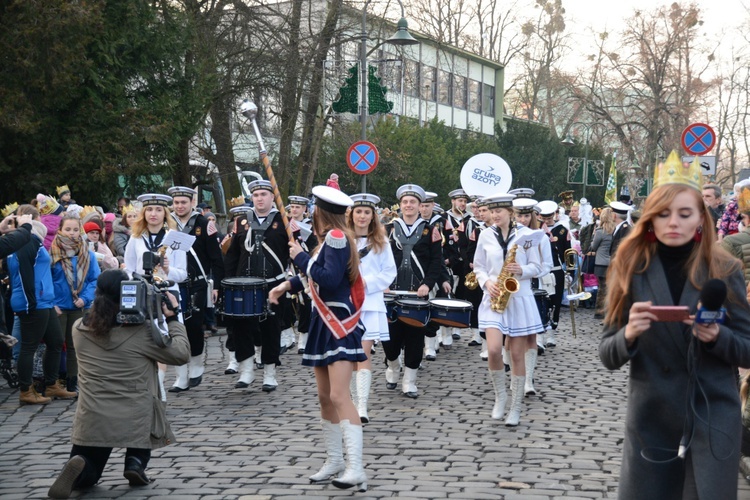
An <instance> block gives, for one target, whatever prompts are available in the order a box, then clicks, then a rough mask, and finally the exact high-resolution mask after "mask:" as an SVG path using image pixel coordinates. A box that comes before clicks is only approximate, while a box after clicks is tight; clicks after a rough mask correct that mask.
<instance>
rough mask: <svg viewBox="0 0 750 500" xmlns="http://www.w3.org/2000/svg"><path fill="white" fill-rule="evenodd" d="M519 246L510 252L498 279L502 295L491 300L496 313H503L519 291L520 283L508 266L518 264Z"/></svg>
mask: <svg viewBox="0 0 750 500" xmlns="http://www.w3.org/2000/svg"><path fill="white" fill-rule="evenodd" d="M517 250H518V245H513V246H512V247H511V249H510V251H508V255H507V256H506V257H505V262H504V263H503V268H502V269H501V270H500V275H499V276H498V277H497V285H498V286H499V287H500V295H498V296H497V298H494V299H490V309H492V310H493V311H494V312H498V313H501V312H503V311H505V308H506V307H508V301H509V300H510V296H511V295H512V294H514V293H516V292H517V291H518V289H519V288H520V286H521V285H520V283H518V280H517V279H516V278H514V277H513V275H512V274H511V273H510V271H508V264H515V262H516V251H517Z"/></svg>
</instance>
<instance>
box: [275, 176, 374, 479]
mask: <svg viewBox="0 0 750 500" xmlns="http://www.w3.org/2000/svg"><path fill="white" fill-rule="evenodd" d="M312 192H313V195H314V196H315V197H316V203H315V212H314V213H313V229H314V231H315V234H316V235H317V237H318V241H319V242H320V244H319V245H318V246H317V247H315V250H314V253H313V255H308V254H307V253H305V252H304V251H303V250H302V247H301V246H300V244H299V242H298V241H296V240H294V239H292V240H290V242H289V247H290V252H289V253H290V255H291V256H292V259H293V260H294V263H295V264H296V266H297V267H298V268H299V269H304V270H306V272H307V276H308V279H309V280H310V287H309V289H310V295H311V297H312V299H313V310H312V314H311V315H310V329H309V332H308V337H307V344H306V345H305V353H304V354H303V355H302V364H303V365H305V366H312V367H313V368H314V370H315V381H316V382H317V387H318V401H319V402H320V417H321V424H322V427H323V436H324V441H325V446H326V448H327V453H328V458H327V459H326V461H325V463H324V464H323V467H322V468H321V469H320V471H318V472H317V473H316V474H313V475H312V476H310V482H312V483H317V482H322V481H327V480H329V479H330V478H331V477H333V476H335V475H336V474H338V473H340V472H342V471H343V474H342V475H341V476H339V477H338V478H336V479H334V480H333V485H334V486H336V487H337V488H351V487H353V486H356V487H357V489H358V490H359V491H366V490H367V475H366V474H365V470H364V468H363V466H362V423H361V421H360V417H359V414H358V413H357V408H356V407H355V406H354V403H353V402H352V399H351V396H350V394H349V384H350V381H351V377H352V371H353V370H354V368H355V366H356V364H357V363H361V362H363V361H365V360H366V359H367V356H365V353H364V351H363V349H362V333H363V328H362V323H361V322H360V321H359V319H360V314H361V311H362V304H363V302H364V296H365V290H364V283H363V282H362V278H361V275H360V270H359V253H358V251H357V245H356V243H355V241H354V235H353V233H352V231H351V230H350V229H349V228H347V226H346V217H345V214H346V210H347V208H348V207H351V206H352V204H353V201H352V199H351V198H349V196H347V195H346V194H344V193H342V192H341V191H339V190H337V189H334V188H331V187H327V186H316V187H314V188H313V191H312ZM304 288H305V287H304V285H303V282H302V279H301V278H300V277H298V276H295V277H293V278H292V279H290V280H288V281H285V282H283V283H282V284H280V285H278V286H277V287H275V288H274V289H272V290H271V291H270V293H269V300H270V301H271V303H274V304H277V303H278V301H279V298H280V297H281V296H282V295H283V294H285V293H287V292H291V293H299V292H300V291H302V290H303V289H304ZM342 439H343V444H344V447H346V463H344V456H343V448H342Z"/></svg>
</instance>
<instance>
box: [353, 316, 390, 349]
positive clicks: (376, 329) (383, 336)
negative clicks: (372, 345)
mask: <svg viewBox="0 0 750 500" xmlns="http://www.w3.org/2000/svg"><path fill="white" fill-rule="evenodd" d="M359 319H360V321H361V322H362V324H363V325H365V334H364V335H363V336H362V340H369V341H372V342H375V341H379V342H387V341H389V340H391V336H390V334H389V333H388V317H387V316H386V314H385V312H383V311H362V316H360V318H359Z"/></svg>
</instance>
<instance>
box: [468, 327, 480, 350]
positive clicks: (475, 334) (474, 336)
mask: <svg viewBox="0 0 750 500" xmlns="http://www.w3.org/2000/svg"><path fill="white" fill-rule="evenodd" d="M469 331H471V340H470V341H469V346H471V347H476V346H478V345H482V337H481V335H479V328H469Z"/></svg>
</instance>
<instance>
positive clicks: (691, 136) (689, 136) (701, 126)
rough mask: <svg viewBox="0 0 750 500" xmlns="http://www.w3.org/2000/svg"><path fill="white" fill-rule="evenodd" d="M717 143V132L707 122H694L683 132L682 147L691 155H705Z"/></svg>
mask: <svg viewBox="0 0 750 500" xmlns="http://www.w3.org/2000/svg"><path fill="white" fill-rule="evenodd" d="M715 145H716V132H714V129H712V128H711V127H710V126H709V125H706V124H705V123H693V124H691V125H688V126H687V127H685V130H683V132H682V147H683V148H685V151H687V152H688V153H689V154H691V155H695V156H703V155H705V154H706V153H708V152H709V151H711V150H712V149H713V148H714V146H715Z"/></svg>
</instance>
